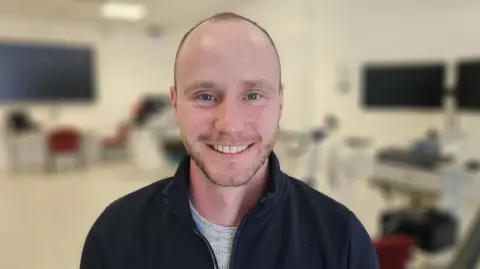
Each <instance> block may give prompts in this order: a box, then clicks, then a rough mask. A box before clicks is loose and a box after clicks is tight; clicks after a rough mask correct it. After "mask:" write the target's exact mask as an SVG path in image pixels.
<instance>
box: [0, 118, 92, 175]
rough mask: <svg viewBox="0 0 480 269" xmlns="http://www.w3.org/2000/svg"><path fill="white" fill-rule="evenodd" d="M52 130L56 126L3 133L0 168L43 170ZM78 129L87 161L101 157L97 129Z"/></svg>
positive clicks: (14, 171)
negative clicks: (23, 131)
mask: <svg viewBox="0 0 480 269" xmlns="http://www.w3.org/2000/svg"><path fill="white" fill-rule="evenodd" d="M52 130H54V127H53V128H48V129H42V130H37V131H30V132H25V133H8V134H3V136H2V146H1V147H0V148H1V149H2V150H0V153H2V154H1V155H2V157H3V165H2V166H0V168H3V170H6V172H11V173H16V172H20V171H30V170H33V171H43V170H44V165H45V162H46V157H47V139H48V135H49V133H50V132H51V131H52ZM77 130H78V132H79V133H80V134H81V136H82V143H83V145H82V147H83V150H85V156H86V163H87V164H91V163H94V162H96V161H97V160H98V158H99V157H98V156H99V146H98V143H99V136H98V135H97V134H96V132H95V131H93V130H89V129H86V128H77Z"/></svg>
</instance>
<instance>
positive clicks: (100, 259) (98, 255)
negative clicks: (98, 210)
mask: <svg viewBox="0 0 480 269" xmlns="http://www.w3.org/2000/svg"><path fill="white" fill-rule="evenodd" d="M104 255H105V252H104V251H103V247H102V244H101V241H100V237H99V234H98V230H97V227H96V226H95V225H94V226H93V227H92V229H91V230H90V232H89V233H88V235H87V238H86V240H85V244H84V246H83V251H82V257H81V260H80V269H108V268H107V266H106V264H105V256H104Z"/></svg>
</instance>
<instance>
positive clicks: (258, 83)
mask: <svg viewBox="0 0 480 269" xmlns="http://www.w3.org/2000/svg"><path fill="white" fill-rule="evenodd" d="M244 85H245V86H246V87H247V88H250V87H251V88H262V89H266V90H268V91H272V92H273V91H275V87H274V86H273V85H272V84H271V83H269V82H268V81H266V80H265V79H257V80H247V81H245V82H244Z"/></svg>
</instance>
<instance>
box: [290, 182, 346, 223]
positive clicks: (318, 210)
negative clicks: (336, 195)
mask: <svg viewBox="0 0 480 269" xmlns="http://www.w3.org/2000/svg"><path fill="white" fill-rule="evenodd" d="M287 177H288V180H289V181H290V183H291V184H290V185H291V197H292V199H294V200H295V201H296V202H298V203H299V204H301V205H302V209H304V210H307V211H309V213H311V214H313V216H316V217H319V218H322V219H323V222H324V221H325V218H326V217H328V218H327V219H330V220H331V221H332V222H334V223H333V224H337V223H346V222H348V221H349V219H350V218H351V215H352V214H353V213H352V212H351V211H350V210H349V209H348V208H347V207H346V206H344V205H343V204H341V203H340V202H338V201H336V200H334V199H333V198H331V197H329V196H327V195H325V194H324V193H322V192H320V191H318V190H316V189H314V188H312V187H310V186H309V185H307V184H306V183H305V182H303V181H300V180H298V179H296V178H293V177H290V176H287Z"/></svg>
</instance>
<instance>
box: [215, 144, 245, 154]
mask: <svg viewBox="0 0 480 269" xmlns="http://www.w3.org/2000/svg"><path fill="white" fill-rule="evenodd" d="M247 147H248V146H221V145H213V148H214V149H215V150H216V151H219V152H222V153H238V152H242V151H244V150H245V149H247Z"/></svg>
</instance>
